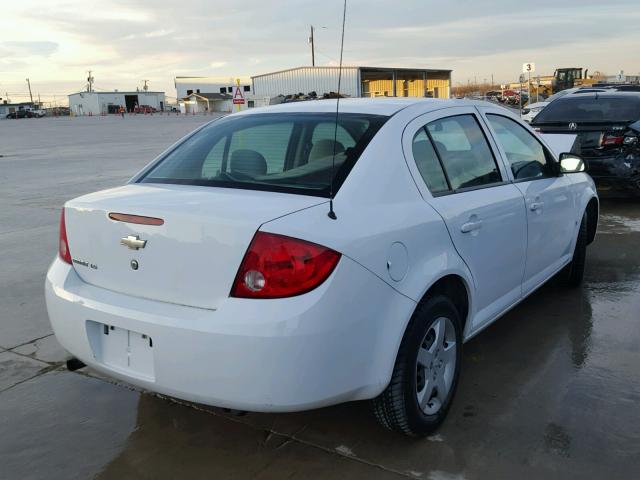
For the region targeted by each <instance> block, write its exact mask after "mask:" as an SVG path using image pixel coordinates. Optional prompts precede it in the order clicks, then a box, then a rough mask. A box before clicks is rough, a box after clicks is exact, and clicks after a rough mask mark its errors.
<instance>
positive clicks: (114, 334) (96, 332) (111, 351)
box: [87, 320, 155, 382]
mask: <svg viewBox="0 0 640 480" xmlns="http://www.w3.org/2000/svg"><path fill="white" fill-rule="evenodd" d="M87 335H88V337H89V343H90V344H91V349H92V350H93V356H94V358H95V359H96V360H97V361H98V362H99V363H101V364H104V365H105V366H106V367H108V368H109V369H112V370H115V371H118V372H121V373H124V374H125V375H128V376H132V377H137V378H140V379H142V380H146V381H151V382H152V381H155V372H154V361H153V339H152V338H151V337H150V336H149V335H147V334H144V333H140V332H136V331H133V330H127V329H124V328H120V327H117V326H115V325H107V324H104V323H99V322H94V321H92V320H88V321H87Z"/></svg>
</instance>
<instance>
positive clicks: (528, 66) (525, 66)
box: [522, 63, 536, 73]
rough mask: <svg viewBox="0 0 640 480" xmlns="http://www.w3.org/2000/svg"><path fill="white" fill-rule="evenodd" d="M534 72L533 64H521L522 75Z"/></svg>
mask: <svg viewBox="0 0 640 480" xmlns="http://www.w3.org/2000/svg"><path fill="white" fill-rule="evenodd" d="M535 71H536V64H535V63H523V64H522V73H533V72H535Z"/></svg>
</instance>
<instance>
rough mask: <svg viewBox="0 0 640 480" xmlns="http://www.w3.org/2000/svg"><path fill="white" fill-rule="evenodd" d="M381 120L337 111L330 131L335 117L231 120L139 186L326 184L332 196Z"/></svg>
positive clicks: (317, 191) (297, 189) (300, 189)
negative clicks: (332, 191) (150, 184)
mask: <svg viewBox="0 0 640 480" xmlns="http://www.w3.org/2000/svg"><path fill="white" fill-rule="evenodd" d="M387 118H388V117H386V116H383V115H367V114H351V113H343V114H340V115H339V120H338V128H337V132H336V127H335V114H334V113H277V114H274V113H271V114H253V115H239V116H233V115H230V116H228V117H225V118H223V119H221V120H218V121H215V122H212V123H211V124H209V125H208V126H206V127H204V128H203V129H201V130H200V131H198V132H197V133H195V134H194V135H192V136H191V137H189V138H188V139H187V140H185V141H184V142H183V143H181V144H180V145H178V146H177V147H176V148H175V149H174V150H173V151H171V152H170V153H169V154H168V155H166V156H165V157H164V158H163V159H161V160H160V162H159V163H157V164H156V165H155V166H154V167H153V168H152V169H151V170H149V171H148V172H147V173H146V174H145V175H144V176H143V177H142V178H141V179H140V180H139V182H142V183H177V184H186V185H203V186H215V187H227V188H246V189H253V190H270V191H282V192H291V193H301V194H305V195H317V196H328V195H329V193H330V187H331V184H332V179H333V188H334V191H337V190H338V188H339V187H340V185H341V184H342V182H343V181H344V179H345V178H346V176H347V175H348V174H349V172H350V170H351V168H352V167H353V165H354V164H355V162H356V161H357V160H358V158H359V156H360V154H361V153H362V152H363V151H364V149H365V148H366V146H367V145H368V144H369V142H370V141H371V139H372V138H373V136H374V135H375V134H376V133H377V132H378V130H379V129H380V127H382V125H383V124H384V123H385V121H386V120H387ZM334 136H335V138H336V139H335V140H334ZM334 155H335V162H334ZM334 163H335V165H333V164H334Z"/></svg>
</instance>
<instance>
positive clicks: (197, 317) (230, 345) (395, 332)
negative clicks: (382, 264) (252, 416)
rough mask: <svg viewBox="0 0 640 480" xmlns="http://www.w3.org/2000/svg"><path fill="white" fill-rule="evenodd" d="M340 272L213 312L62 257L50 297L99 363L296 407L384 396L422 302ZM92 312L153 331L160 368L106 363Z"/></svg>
mask: <svg viewBox="0 0 640 480" xmlns="http://www.w3.org/2000/svg"><path fill="white" fill-rule="evenodd" d="M330 280H331V281H327V282H325V283H323V284H322V285H321V286H320V287H318V288H317V289H315V290H313V291H312V292H309V293H308V294H305V295H303V296H300V297H294V298H285V299H275V300H245V299H237V298H227V299H226V300H225V301H224V302H223V303H222V304H221V305H220V306H219V308H218V309H217V310H215V311H212V310H207V309H200V308H193V307H186V306H182V305H174V304H169V303H166V302H159V301H154V300H148V299H143V298H137V297H132V296H130V295H124V294H121V293H116V292H111V291H109V290H106V289H103V288H98V287H95V286H92V285H90V284H87V283H85V282H83V281H82V280H81V279H80V277H79V276H78V275H77V273H76V272H75V270H74V269H73V268H72V267H71V266H69V265H68V264H66V263H64V262H62V261H61V260H60V259H56V260H55V261H54V262H53V264H52V266H51V268H50V269H49V272H48V274H47V278H46V282H45V293H46V303H47V310H48V312H49V316H50V318H51V324H52V327H53V331H54V333H55V335H56V337H57V338H58V339H59V340H60V343H61V345H62V346H63V347H64V348H65V349H66V350H68V351H69V352H70V353H71V354H72V355H74V356H75V357H77V358H79V359H80V360H81V361H83V362H84V363H86V364H87V365H89V366H90V367H92V368H95V369H96V370H98V371H101V372H103V373H105V374H108V375H110V376H113V377H116V378H119V379H121V380H124V381H127V382H129V383H133V384H135V385H139V386H141V387H142V388H145V389H148V390H152V391H156V392H159V393H163V394H166V395H171V396H176V397H179V398H182V399H185V400H190V401H194V402H200V403H204V404H209V405H215V406H219V407H228V408H235V409H243V410H251V411H260V412H270V411H271V412H273V411H296V410H305V409H310V408H317V407H322V406H325V405H331V404H335V403H340V402H345V401H349V400H358V399H365V398H371V397H375V396H376V395H378V394H379V393H380V392H381V391H382V390H383V389H384V388H385V387H386V385H387V383H388V382H389V379H390V377H391V371H392V369H393V363H394V361H395V356H396V353H397V345H396V341H395V339H397V338H398V337H401V336H402V332H403V331H404V330H403V329H404V325H405V322H404V321H401V320H403V319H408V318H409V317H410V316H411V314H412V312H413V309H414V308H415V302H413V301H412V300H410V299H408V298H407V297H406V296H404V295H401V294H399V293H397V292H396V291H395V290H394V289H392V288H391V287H389V285H387V284H386V283H385V282H383V281H381V280H380V279H378V278H377V277H376V276H375V275H372V274H371V273H370V272H368V271H367V270H366V269H365V268H363V267H362V266H360V265H358V264H357V263H356V262H353V261H351V260H350V259H348V258H343V259H341V260H340V263H339V264H338V266H337V267H336V270H335V271H334V272H333V273H332V276H331V278H330ZM328 306H329V307H328ZM389 318H398V320H399V321H398V322H389V321H387V320H388V319H389ZM87 320H90V321H92V322H97V323H99V324H103V325H108V326H114V327H115V328H119V329H125V330H128V331H133V332H139V333H142V334H145V335H147V336H148V337H150V338H151V339H152V341H153V348H152V351H153V363H154V373H153V376H152V377H151V378H149V377H148V376H141V375H138V374H137V373H136V372H130V371H125V370H121V369H114V368H112V367H110V366H107V365H105V364H104V363H102V362H100V361H99V360H98V359H97V352H96V351H95V350H94V347H93V344H95V342H96V338H95V335H97V334H99V332H96V331H95V330H93V329H89V328H88V326H87V323H88V322H87ZM390 339H393V341H389V340H390ZM309 379H313V381H311V382H309Z"/></svg>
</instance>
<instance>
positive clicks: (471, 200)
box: [45, 99, 596, 411]
mask: <svg viewBox="0 0 640 480" xmlns="http://www.w3.org/2000/svg"><path fill="white" fill-rule="evenodd" d="M334 109H335V102H333V101H316V102H300V103H294V104H285V105H277V106H272V107H268V110H265V109H252V110H246V111H244V112H242V113H239V114H235V115H259V114H260V113H264V112H269V113H277V112H308V111H313V112H316V111H324V112H331V111H333V110H334ZM493 109H496V110H497V111H499V112H500V114H501V115H506V116H509V117H511V118H514V119H517V117H516V116H514V115H513V114H510V113H506V112H505V110H504V109H502V108H499V107H493V106H491V104H489V103H486V102H477V101H449V100H433V99H429V100H417V99H381V100H374V99H354V100H343V101H341V102H340V110H341V111H342V112H361V113H379V114H386V115H392V116H391V117H390V118H389V120H388V121H387V122H386V123H385V125H384V126H383V127H382V128H381V130H380V131H379V132H378V133H377V134H376V136H375V137H374V138H373V140H372V141H371V142H370V144H369V145H368V146H367V148H366V149H365V151H364V153H363V154H362V155H361V157H360V158H359V160H358V161H357V163H356V164H355V166H354V168H353V169H352V170H351V172H350V174H349V175H348V177H347V179H346V181H345V182H344V184H343V185H342V186H341V188H340V190H339V191H338V192H337V195H336V197H335V199H334V209H335V212H336V213H337V219H336V220H331V219H329V218H328V216H327V212H328V201H327V199H326V198H320V197H313V196H304V195H293V194H285V193H272V192H257V191H249V190H240V189H224V188H213V187H201V186H175V185H158V184H154V185H149V184H137V183H136V180H137V179H139V178H140V175H142V174H143V173H144V172H145V171H147V170H148V168H151V167H152V166H153V165H154V164H155V163H156V162H157V161H159V160H156V161H154V162H152V163H151V164H150V166H148V167H147V168H145V170H143V172H141V174H139V175H137V176H136V177H134V178H133V179H132V180H131V181H130V182H129V183H128V184H127V185H126V186H124V187H120V188H116V189H111V190H106V191H103V192H97V193H94V194H90V195H86V196H84V197H80V198H78V199H75V200H71V201H69V202H67V203H66V205H65V212H66V215H67V219H66V222H67V230H68V237H69V244H70V249H71V252H72V255H73V257H74V259H75V258H78V257H82V256H86V258H85V259H84V260H86V262H87V263H91V262H94V259H98V260H96V261H95V263H96V264H98V265H99V269H98V270H93V271H92V269H91V268H87V267H83V266H76V267H72V266H71V265H69V264H67V263H65V262H63V261H62V260H61V259H60V258H59V257H57V258H56V259H55V260H54V262H53V264H52V265H51V268H50V269H49V272H48V274H47V278H46V282H45V292H46V301H47V309H48V312H49V317H50V319H51V323H52V326H53V329H54V332H55V334H56V336H57V338H58V340H59V341H60V343H61V344H62V345H63V346H64V347H65V348H66V349H67V350H68V351H69V352H71V353H72V354H73V355H75V356H76V357H78V358H79V359H80V360H82V361H83V362H85V363H87V364H88V365H90V366H91V367H93V368H95V369H97V370H100V371H102V372H104V373H106V374H108V375H112V376H114V377H117V378H120V379H122V380H125V381H127V382H130V383H132V384H135V385H140V386H141V387H143V388H146V389H149V390H152V391H157V392H161V393H164V394H168V395H173V396H176V397H180V398H184V399H187V400H192V401H196V402H201V403H205V404H211V405H216V406H222V407H228V408H235V409H242V410H251V411H295V410H303V409H309V408H315V407H320V406H324V405H331V404H335V403H339V402H344V401H350V400H359V399H368V398H373V397H375V396H377V395H378V394H380V392H382V391H383V390H384V389H385V387H386V386H387V384H388V383H389V380H390V377H391V373H392V370H393V366H394V362H395V358H396V354H397V352H398V347H399V345H400V342H401V340H402V336H403V334H404V331H405V328H406V326H407V324H408V322H409V319H410V318H411V315H412V314H413V311H414V309H415V307H416V304H417V302H419V301H420V299H421V298H422V297H423V296H424V295H425V293H426V292H427V291H428V289H429V287H430V286H432V285H433V284H434V283H435V282H436V281H437V280H439V279H441V278H443V277H444V276H447V275H455V276H457V277H458V278H459V279H460V280H461V281H462V282H463V283H464V285H465V287H466V290H467V293H468V297H469V312H468V315H467V319H466V326H465V331H464V337H465V339H469V338H471V337H472V336H474V335H476V334H477V333H478V332H479V331H481V330H482V329H483V328H485V327H486V326H487V325H489V324H490V323H491V322H493V321H494V320H495V319H496V318H498V317H499V316H501V315H502V314H504V313H505V312H506V311H508V310H509V309H510V308H512V307H513V306H514V305H515V304H517V303H518V302H519V301H521V300H522V299H523V298H524V297H525V295H526V294H528V293H530V292H531V291H533V290H534V289H535V288H537V287H538V286H540V285H541V284H542V283H544V282H545V281H546V280H548V279H549V278H550V277H551V276H552V275H553V274H555V273H556V272H557V271H558V270H559V269H560V268H562V267H563V266H564V265H565V264H566V263H567V262H568V261H569V260H570V253H571V252H572V251H573V246H574V244H575V238H576V234H577V231H578V225H579V220H580V219H581V218H582V215H583V212H584V211H585V208H586V205H587V203H588V202H589V201H590V200H591V199H593V198H596V192H595V187H594V185H593V182H592V181H591V179H590V178H589V176H588V175H586V174H584V173H576V174H571V175H561V176H559V177H557V178H553V179H545V180H535V181H530V182H516V181H514V178H513V176H512V174H511V171H510V168H508V166H507V164H506V159H505V154H504V152H503V151H502V149H501V148H500V147H499V146H498V145H497V144H496V142H495V141H494V138H495V136H494V135H493V133H492V130H491V127H490V125H489V124H488V123H487V122H486V119H485V118H484V115H485V114H486V113H488V112H491V111H493ZM460 113H468V114H472V115H474V116H475V117H476V118H477V120H478V122H479V124H480V125H481V127H482V129H483V132H484V134H485V135H486V137H487V139H488V141H489V144H490V147H491V148H492V150H493V152H494V155H495V157H496V161H497V163H498V166H499V169H500V172H501V175H502V177H503V182H502V183H501V184H499V185H496V186H492V187H485V188H478V189H473V190H469V191H464V192H460V193H453V194H449V195H442V196H436V197H434V196H433V195H431V193H430V192H429V190H428V188H427V187H426V185H425V183H424V181H423V180H422V178H421V176H420V174H419V172H418V170H417V167H416V164H415V161H414V160H413V156H412V150H411V142H412V141H413V136H414V134H415V132H416V131H417V130H418V129H419V128H420V127H421V126H422V125H424V124H425V123H426V122H429V121H432V120H435V119H437V118H442V117H447V116H451V115H456V114H460ZM526 128H527V129H528V130H529V131H530V132H531V134H532V135H535V133H534V132H533V131H532V130H531V129H529V127H526ZM542 142H543V143H544V140H542ZM532 203H543V205H544V206H543V208H540V209H536V210H535V211H534V210H531V206H532ZM134 210H135V214H136V215H146V216H151V217H154V216H155V217H162V218H165V219H166V220H167V222H166V223H165V225H163V226H160V227H158V226H144V225H133V224H124V223H119V224H118V223H116V222H111V223H110V221H109V220H108V219H107V218H106V215H107V212H114V211H124V212H125V213H131V212H132V211H134ZM469 222H480V224H481V226H480V228H475V229H472V230H470V231H468V232H466V233H462V232H461V228H462V227H463V225H464V224H467V223H469ZM465 228H466V227H465ZM256 231H261V232H271V233H277V234H281V235H287V236H291V237H296V238H300V239H303V240H307V241H311V242H314V243H317V244H320V245H324V246H326V247H329V248H332V249H334V250H336V251H338V252H340V253H341V254H342V258H341V259H340V261H339V263H338V266H337V267H336V269H335V270H334V271H333V273H332V274H331V275H330V276H329V278H328V279H327V280H326V281H325V282H324V283H322V284H321V285H320V286H318V287H317V288H315V289H314V290H311V291H310V292H308V293H305V294H303V295H299V296H296V297H291V298H280V299H271V300H253V299H241V298H233V297H230V296H229V290H230V288H231V285H232V283H233V279H234V275H235V272H236V271H237V269H238V266H239V263H240V261H241V259H242V256H243V254H244V252H245V251H246V249H247V247H248V244H249V242H250V241H251V238H252V236H253V234H254V233H255V232H256ZM127 234H129V235H139V236H140V237H141V238H145V239H147V240H148V242H149V245H148V248H145V249H144V250H140V251H137V252H129V251H128V250H127V249H126V247H124V246H122V245H119V244H118V242H119V240H120V238H121V237H122V236H123V235H127ZM216 251H221V252H223V254H222V255H213V254H212V253H211V252H216ZM132 255H135V256H136V257H137V258H138V259H139V260H140V263H141V267H140V270H137V271H133V270H131V269H130V268H129V263H128V262H129V260H130V258H131V256H132ZM81 260H83V259H82V258H81ZM92 322H93V323H92ZM96 324H98V325H110V326H114V327H115V328H117V329H122V330H123V331H125V332H130V333H129V335H130V342H131V346H130V350H128V355H131V358H133V357H135V356H136V355H137V352H140V351H141V350H142V351H143V352H144V353H140V355H139V356H140V357H141V358H144V361H143V362H141V363H140V364H136V365H133V364H131V363H130V362H129V363H127V360H128V359H117V360H118V361H114V360H113V358H112V357H111V356H109V355H108V352H105V351H104V347H103V345H102V343H101V341H99V340H98V339H97V336H98V335H100V332H99V331H96V330H95V327H94V325H96ZM119 332H120V330H116V333H118V334H119ZM142 335H145V337H141V336H142ZM138 336H140V338H143V339H144V338H147V337H150V338H151V339H153V346H152V352H151V353H149V351H148V350H147V347H146V346H145V344H143V343H140V339H139V338H138ZM134 338H135V340H136V341H135V342H133V340H132V339H134ZM105 358H109V361H105V360H104V359H105Z"/></svg>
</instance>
